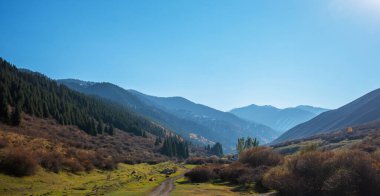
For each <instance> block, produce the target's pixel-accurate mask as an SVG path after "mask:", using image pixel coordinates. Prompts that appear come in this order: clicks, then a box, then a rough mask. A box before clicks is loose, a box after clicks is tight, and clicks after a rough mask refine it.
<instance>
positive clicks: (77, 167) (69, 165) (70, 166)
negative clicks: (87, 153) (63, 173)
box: [63, 159, 85, 173]
mask: <svg viewBox="0 0 380 196" xmlns="http://www.w3.org/2000/svg"><path fill="white" fill-rule="evenodd" d="M63 166H64V167H65V169H66V170H68V171H70V172H72V173H77V172H81V171H84V170H85V168H84V167H83V166H82V165H81V164H80V163H79V162H78V160H77V159H65V160H63Z"/></svg>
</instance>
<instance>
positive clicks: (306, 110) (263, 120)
mask: <svg viewBox="0 0 380 196" xmlns="http://www.w3.org/2000/svg"><path fill="white" fill-rule="evenodd" d="M325 111H327V109H323V108H318V107H314V106H308V105H300V106H297V107H289V108H284V109H279V108H277V107H274V106H271V105H263V106H259V105H256V104H251V105H249V106H246V107H242V108H236V109H233V110H231V111H230V112H231V113H233V114H235V115H237V116H239V117H240V118H243V119H246V120H248V121H250V122H257V123H260V124H264V125H266V126H269V127H271V128H273V129H274V130H277V131H279V132H285V131H287V130H288V129H290V128H292V127H294V126H296V125H298V124H300V123H303V122H306V121H308V120H310V119H312V118H313V117H315V116H317V115H318V114H320V113H322V112H325Z"/></svg>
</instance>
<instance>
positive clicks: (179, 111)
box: [58, 79, 279, 152]
mask: <svg viewBox="0 0 380 196" xmlns="http://www.w3.org/2000/svg"><path fill="white" fill-rule="evenodd" d="M58 83H60V84H64V85H66V86H67V87H69V88H71V89H73V90H76V91H79V92H82V93H85V94H87V95H93V96H98V97H101V98H105V99H108V100H111V101H113V102H115V103H118V104H121V105H123V106H126V107H128V108H130V109H132V110H134V111H135V112H136V113H139V114H141V115H143V116H145V117H147V118H150V119H151V120H153V121H156V122H158V123H160V124H162V125H164V126H166V127H168V128H169V129H171V130H173V131H175V132H176V133H178V134H180V135H181V136H183V137H184V138H186V139H189V140H190V141H192V142H194V143H198V144H202V145H204V144H212V143H215V142H221V143H222V144H223V145H224V148H225V150H227V152H231V151H233V150H234V149H235V145H236V140H237V138H239V137H248V136H250V137H257V138H258V139H259V140H260V142H261V143H268V142H270V141H272V140H273V139H275V138H276V137H277V136H278V135H279V133H278V132H277V131H275V130H273V129H272V128H270V127H268V126H265V125H262V124H260V123H255V122H249V121H247V120H244V119H241V118H239V117H237V116H235V115H234V114H232V113H229V112H222V111H219V110H216V109H213V108H210V107H207V106H205V105H202V104H196V103H194V102H191V101H189V100H187V99H185V98H182V97H155V96H150V95H146V94H143V93H141V92H138V91H135V90H125V89H123V88H121V87H119V86H116V85H114V84H111V83H94V82H84V81H80V80H74V79H65V80H58Z"/></svg>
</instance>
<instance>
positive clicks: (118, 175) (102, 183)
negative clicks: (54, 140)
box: [0, 162, 186, 196]
mask: <svg viewBox="0 0 380 196" xmlns="http://www.w3.org/2000/svg"><path fill="white" fill-rule="evenodd" d="M174 166H175V167H177V168H178V171H177V172H176V173H175V174H173V175H172V176H176V175H180V174H182V173H183V172H185V171H186V167H185V166H182V165H179V164H174V163H171V162H165V163H160V164H157V165H148V164H138V165H127V164H119V166H118V169H117V170H114V171H101V170H94V171H92V172H90V173H81V174H72V173H67V172H60V173H59V174H56V173H52V172H46V171H44V170H43V169H41V168H40V169H39V171H38V172H37V174H35V175H34V176H28V177H22V178H19V177H12V176H8V175H4V174H0V195H4V196H5V195H87V194H89V195H100V194H105V195H144V194H147V193H149V192H150V191H151V190H152V189H153V188H154V187H155V186H157V185H159V184H160V183H161V182H162V181H164V180H165V179H166V177H165V175H163V174H160V171H162V170H163V169H165V168H172V167H174ZM132 173H133V174H132ZM152 178H153V179H154V180H153V181H150V180H149V179H152Z"/></svg>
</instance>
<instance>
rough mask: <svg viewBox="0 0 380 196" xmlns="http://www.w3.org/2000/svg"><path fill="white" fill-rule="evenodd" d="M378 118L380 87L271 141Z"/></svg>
mask: <svg viewBox="0 0 380 196" xmlns="http://www.w3.org/2000/svg"><path fill="white" fill-rule="evenodd" d="M379 119H380V89H377V90H374V91H372V92H370V93H368V94H366V95H364V96H362V97H360V98H358V99H356V100H355V101H353V102H351V103H348V104H347V105H344V106H343V107H340V108H338V109H336V110H331V111H327V112H325V113H322V114H321V115H319V116H317V117H315V118H314V119H312V120H310V121H307V122H305V123H303V124H300V125H298V126H296V127H294V128H292V129H290V130H289V131H287V132H285V133H284V134H283V135H281V136H280V137H279V138H278V139H276V140H275V141H274V142H273V143H280V142H284V141H288V140H294V139H299V138H305V137H309V136H313V135H317V134H321V133H327V132H332V131H335V130H339V129H343V128H347V127H350V126H356V125H361V124H366V123H370V122H371V121H375V120H379Z"/></svg>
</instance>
